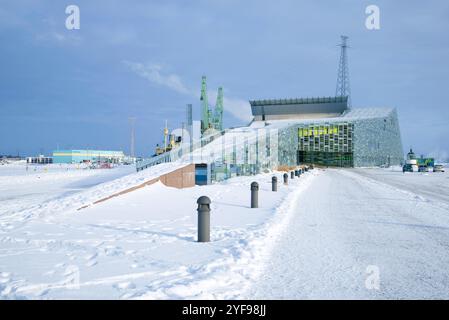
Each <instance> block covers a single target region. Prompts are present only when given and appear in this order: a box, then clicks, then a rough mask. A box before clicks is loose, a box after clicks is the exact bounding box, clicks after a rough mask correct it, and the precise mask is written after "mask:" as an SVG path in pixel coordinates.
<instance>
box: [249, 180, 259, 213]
mask: <svg viewBox="0 0 449 320" xmlns="http://www.w3.org/2000/svg"><path fill="white" fill-rule="evenodd" d="M258 207H259V184H258V183H257V182H253V183H251V208H258Z"/></svg>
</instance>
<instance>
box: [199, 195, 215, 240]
mask: <svg viewBox="0 0 449 320" xmlns="http://www.w3.org/2000/svg"><path fill="white" fill-rule="evenodd" d="M210 202H211V201H210V199H209V198H208V197H206V196H202V197H199V198H198V200H197V201H196V203H198V209H197V211H198V242H209V241H210Z"/></svg>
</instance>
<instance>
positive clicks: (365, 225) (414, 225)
mask: <svg viewBox="0 0 449 320" xmlns="http://www.w3.org/2000/svg"><path fill="white" fill-rule="evenodd" d="M448 190H449V175H448V174H447V173H428V174H421V173H410V174H409V173H406V174H403V173H402V172H400V171H393V170H391V169H354V170H332V169H331V170H326V173H325V174H322V175H320V176H319V177H317V178H316V179H315V181H314V182H313V184H312V185H311V186H310V188H309V189H308V190H307V192H306V193H303V194H301V195H299V198H298V200H297V205H296V207H295V209H294V212H295V214H294V217H293V219H292V220H291V223H290V224H289V226H288V227H287V229H286V230H285V232H284V233H283V234H282V235H281V236H280V237H279V238H278V240H277V241H276V244H275V249H274V250H273V253H274V254H273V256H272V257H271V259H270V260H269V263H268V264H267V265H266V267H265V270H264V271H263V272H262V274H261V276H260V277H259V278H258V279H257V281H256V283H255V285H254V286H253V287H252V288H251V290H250V291H249V292H248V293H247V294H246V295H245V297H247V298H262V299H287V298H288V299H310V298H312V299H313V298H319V299H406V298H410V299H448V298H449V269H448V266H449V254H448V252H449V251H448V249H449V196H448Z"/></svg>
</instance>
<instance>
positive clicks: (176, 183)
mask: <svg viewBox="0 0 449 320" xmlns="http://www.w3.org/2000/svg"><path fill="white" fill-rule="evenodd" d="M158 181H160V182H162V183H163V184H164V185H166V186H167V187H173V188H178V189H183V188H190V187H194V186H195V164H186V165H185V166H184V167H181V168H177V169H175V170H173V171H170V172H166V173H164V174H161V175H160V176H159V177H153V178H151V179H149V180H148V181H145V182H143V183H141V184H139V185H137V186H134V187H131V188H128V189H125V190H122V191H120V192H117V193H114V194H112V195H110V196H107V197H105V198H102V199H99V200H97V201H95V202H93V203H92V204H89V205H85V206H82V207H80V208H78V210H81V209H84V208H87V207H89V206H91V205H93V204H97V203H100V202H104V201H106V200H109V199H111V198H115V197H118V196H120V195H124V194H127V193H129V192H132V191H134V190H137V189H140V188H143V187H145V186H149V185H152V184H153V183H156V182H158Z"/></svg>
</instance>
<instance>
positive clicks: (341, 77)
mask: <svg viewBox="0 0 449 320" xmlns="http://www.w3.org/2000/svg"><path fill="white" fill-rule="evenodd" d="M347 40H348V37H347V36H341V43H340V44H339V45H338V46H339V47H341V53H340V63H339V65H338V76H337V89H336V90H335V96H336V97H348V107H349V108H351V87H350V85H349V67H348V54H347V50H346V49H347V48H348V45H347Z"/></svg>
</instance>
